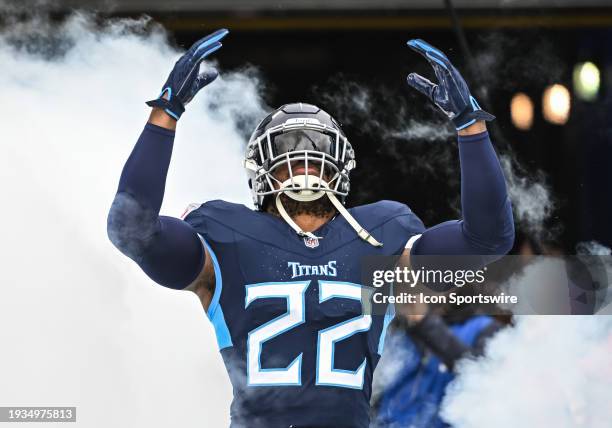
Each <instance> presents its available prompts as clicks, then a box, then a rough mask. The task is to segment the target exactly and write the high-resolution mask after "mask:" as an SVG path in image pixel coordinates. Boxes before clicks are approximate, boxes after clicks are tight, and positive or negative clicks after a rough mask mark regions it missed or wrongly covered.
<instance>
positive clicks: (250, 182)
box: [249, 178, 253, 190]
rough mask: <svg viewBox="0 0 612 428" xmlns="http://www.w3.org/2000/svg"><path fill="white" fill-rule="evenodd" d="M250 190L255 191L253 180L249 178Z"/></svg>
mask: <svg viewBox="0 0 612 428" xmlns="http://www.w3.org/2000/svg"><path fill="white" fill-rule="evenodd" d="M249 189H251V190H253V180H252V179H250V178H249Z"/></svg>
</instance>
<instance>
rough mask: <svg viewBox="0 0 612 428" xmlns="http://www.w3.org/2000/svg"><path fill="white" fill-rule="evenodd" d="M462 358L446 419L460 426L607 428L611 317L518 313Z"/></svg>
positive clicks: (611, 380)
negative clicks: (482, 349)
mask: <svg viewBox="0 0 612 428" xmlns="http://www.w3.org/2000/svg"><path fill="white" fill-rule="evenodd" d="M516 321H517V324H516V327H514V328H510V329H506V330H504V331H502V332H500V333H498V334H497V335H496V336H495V337H494V338H493V339H492V340H491V342H490V343H489V345H488V347H487V352H486V357H485V358H484V359H479V360H475V361H470V360H467V361H464V362H463V363H462V364H461V365H460V367H459V373H460V374H459V376H458V377H457V378H456V379H455V381H454V382H453V383H451V385H450V386H449V387H448V389H447V395H446V398H445V401H444V403H443V412H442V416H443V417H444V418H445V419H446V420H447V421H448V422H449V423H450V424H451V425H452V426H453V427H455V428H484V427H490V426H495V427H496V428H514V427H523V428H539V427H555V428H577V427H585V428H604V427H608V426H610V420H612V407H610V405H609V403H608V396H609V393H610V391H611V390H612V368H611V365H610V362H609V358H610V353H611V352H612V317H608V316H591V317H587V316H582V317H568V316H521V317H517V320H516Z"/></svg>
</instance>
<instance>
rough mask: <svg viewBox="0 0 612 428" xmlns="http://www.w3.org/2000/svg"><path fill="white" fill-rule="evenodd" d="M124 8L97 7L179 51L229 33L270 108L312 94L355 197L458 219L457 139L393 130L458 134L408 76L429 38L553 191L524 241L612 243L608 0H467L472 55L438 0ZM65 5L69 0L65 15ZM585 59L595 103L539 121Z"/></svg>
mask: <svg viewBox="0 0 612 428" xmlns="http://www.w3.org/2000/svg"><path fill="white" fill-rule="evenodd" d="M77 3H79V6H80V7H82V6H83V4H84V3H88V2H77ZM89 3H95V2H89ZM315 3H316V4H315ZM120 4H121V6H119V7H115V8H114V9H110V10H109V11H104V10H103V9H102V14H101V16H121V17H123V16H134V17H138V16H142V14H148V15H150V16H152V17H153V18H154V20H155V21H157V22H160V23H162V24H163V25H164V26H165V27H166V28H167V29H168V31H169V35H170V37H171V39H173V42H174V43H175V44H176V45H178V46H182V47H185V48H187V47H188V46H189V45H191V44H192V43H193V42H194V41H196V40H197V39H198V38H200V37H202V36H204V35H206V34H207V33H209V32H211V31H212V30H214V29H217V28H221V27H226V28H229V29H230V31H231V33H230V35H229V36H228V37H227V38H226V39H225V40H224V48H223V51H222V53H221V54H219V55H216V57H215V58H216V59H217V60H218V61H219V63H220V67H221V68H222V69H223V70H232V69H242V68H244V67H246V66H249V65H250V66H253V67H255V69H256V70H257V73H258V75H259V76H260V78H261V80H262V82H263V85H264V87H265V91H264V93H265V95H264V96H265V101H266V103H267V104H268V105H269V106H271V107H277V106H279V105H281V104H284V103H288V102H294V101H302V102H310V103H313V104H317V105H319V106H320V107H322V108H324V109H326V110H327V111H328V112H330V113H331V114H332V115H333V116H336V117H337V119H338V120H339V121H340V122H341V123H342V125H343V127H344V128H345V132H346V133H347V135H348V137H349V139H350V140H351V142H352V144H353V146H354V147H355V149H356V153H357V162H358V168H357V169H356V171H355V174H354V175H353V177H352V178H353V179H352V193H351V196H350V198H349V200H348V204H349V205H356V204H361V203H367V202H371V201H373V200H378V199H394V200H399V201H402V202H405V203H407V204H408V205H409V206H410V207H411V208H412V209H413V210H414V211H415V212H416V213H417V214H418V215H419V216H421V218H422V219H423V221H424V222H425V224H426V225H433V224H435V223H438V222H441V221H444V220H448V219H451V218H456V217H457V216H458V210H459V208H460V204H459V191H460V187H459V183H460V181H459V169H458V159H457V151H456V147H455V144H454V143H453V142H452V140H453V139H454V138H452V137H451V138H450V139H449V141H446V142H445V141H433V142H432V141H429V142H428V141H425V140H423V139H419V138H416V137H409V138H396V137H393V136H390V135H389V131H390V130H391V131H393V130H398V129H401V128H402V126H405V124H406V123H409V121H410V120H411V119H412V120H417V121H422V122H427V123H431V122H433V123H434V124H435V126H437V127H439V128H442V129H449V132H450V133H451V135H452V132H451V129H452V128H448V126H449V125H447V124H446V122H445V120H444V117H443V116H442V114H441V113H439V112H437V111H436V110H435V109H434V108H432V107H431V105H429V103H428V101H427V100H426V99H425V98H424V97H422V96H420V95H419V94H416V93H414V91H413V90H411V89H410V88H408V87H407V85H406V84H405V76H406V75H407V74H408V73H409V72H411V71H416V72H419V73H421V74H424V75H426V76H429V77H433V76H432V74H433V73H431V70H430V69H429V66H428V64H427V62H426V61H424V60H423V59H422V58H421V57H419V56H418V55H416V54H415V53H413V52H412V51H411V50H410V49H408V48H407V47H406V45H405V42H406V41H407V40H409V39H411V38H422V39H425V40H427V41H428V42H430V43H432V44H434V45H435V46H437V47H439V48H440V49H442V50H443V51H445V52H446V53H447V54H448V55H449V57H450V59H451V60H452V61H453V62H454V63H455V65H456V66H457V67H458V68H459V69H460V70H462V71H463V72H464V75H465V77H466V80H468V83H469V84H470V87H471V88H472V90H473V92H475V94H476V95H477V98H478V99H479V101H480V104H481V105H483V107H484V108H485V109H487V110H489V111H491V112H492V113H494V114H495V115H496V116H497V121H496V122H494V123H493V124H491V126H490V131H491V133H492V136H493V140H494V143H495V145H496V147H497V149H498V151H499V152H500V153H510V152H511V153H513V154H514V155H515V156H516V159H517V160H518V162H519V163H520V165H521V166H522V168H524V169H525V172H526V177H528V178H529V179H531V180H543V181H544V182H545V183H546V185H547V186H548V187H549V188H550V189H551V192H552V196H553V199H554V202H555V209H554V212H553V213H552V215H551V216H550V217H549V218H548V219H547V220H546V222H545V225H544V227H543V229H542V232H540V233H536V232H534V230H533V229H529V228H527V227H525V225H523V224H519V232H521V233H520V234H519V239H518V240H517V244H518V243H520V242H521V241H522V240H523V239H524V238H525V237H529V238H531V239H533V240H535V241H537V242H539V244H542V245H545V246H552V247H555V248H558V249H561V250H562V251H565V252H570V253H571V252H573V251H574V248H575V245H576V243H577V242H580V241H587V240H597V241H599V242H600V243H602V244H604V245H606V246H608V247H610V246H612V226H611V225H610V219H611V218H612V192H611V189H612V171H611V168H610V166H611V165H612V138H611V135H612V132H611V131H612V130H611V125H610V112H611V108H610V103H611V101H612V98H611V97H612V96H611V94H610V90H609V87H610V83H611V81H612V0H611V1H609V2H608V1H591V2H587V1H571V0H565V1H548V2H547V1H542V2H528V1H513V2H500V1H487V0H479V1H476V2H466V1H459V2H458V3H457V5H458V7H457V9H456V12H457V16H458V18H459V22H460V24H461V27H462V29H463V30H464V31H465V36H466V40H467V42H468V45H469V48H470V50H471V51H472V57H473V59H472V60H471V61H470V60H469V56H468V54H467V52H466V51H465V49H462V48H461V46H460V43H459V39H458V33H457V31H458V27H457V25H453V22H452V20H451V18H450V15H449V12H450V11H449V9H448V8H447V6H448V4H447V2H444V1H430V2H422V1H415V2H410V1H406V2H399V1H394V0H387V1H381V2H372V1H369V2H364V1H355V2H347V1H334V0H330V1H329V2H310V3H308V2H305V1H296V2H293V3H289V2H270V1H252V2H244V1H238V2H230V1H228V2H217V1H212V0H209V1H202V2H193V1H188V0H187V1H175V2H164V3H162V2H157V1H150V2H140V1H131V2H130V1H128V2H121V3H120ZM351 5H353V7H352V6H351ZM472 5H477V6H479V7H478V8H474V7H469V6H472ZM534 5H535V7H533V6H534ZM559 5H562V6H561V7H560V6H559ZM95 6H96V7H100V4H99V3H98V4H96V5H95ZM527 6H530V7H527ZM424 7H425V8H424ZM68 10H69V8H68V7H67V5H64V7H63V8H62V7H59V8H58V9H57V14H58V16H61V15H62V14H65V13H67V11H68ZM585 60H590V61H592V62H594V63H595V64H596V65H597V66H598V67H599V69H600V71H601V78H602V83H601V89H600V92H599V96H598V98H597V100H596V101H594V102H583V101H580V100H579V99H577V98H575V97H572V105H571V115H570V119H569V121H568V123H567V124H566V125H563V126H557V125H552V124H550V123H548V122H546V121H544V119H543V117H542V113H541V97H542V92H543V90H544V88H545V87H546V86H547V85H549V84H552V83H562V84H564V85H565V86H566V87H568V89H569V90H570V92H571V91H572V80H571V75H572V69H573V67H574V65H575V64H576V63H577V62H581V61H585ZM470 66H471V67H470ZM363 91H366V92H367V93H368V94H369V100H370V104H369V109H368V110H367V111H362V110H359V109H355V108H354V100H355V99H357V98H358V96H359V94H360V93H362V92H363ZM519 91H521V92H526V93H527V94H528V95H530V97H531V98H532V100H533V101H534V104H535V119H534V125H533V127H532V129H531V130H529V131H519V130H517V129H516V128H515V127H514V126H513V125H512V123H511V121H510V109H509V105H510V99H511V97H512V95H513V94H515V93H516V92H519ZM485 94H486V95H485ZM246 134H248V132H247V130H245V135H246ZM421 140H423V141H421ZM539 171H541V172H542V174H539V173H538V172H539Z"/></svg>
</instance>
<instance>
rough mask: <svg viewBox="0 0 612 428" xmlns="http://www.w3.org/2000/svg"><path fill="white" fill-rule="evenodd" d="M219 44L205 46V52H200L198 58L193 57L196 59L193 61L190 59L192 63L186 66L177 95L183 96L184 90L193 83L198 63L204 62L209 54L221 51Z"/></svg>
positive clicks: (197, 70) (197, 72) (197, 71)
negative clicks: (186, 69)
mask: <svg viewBox="0 0 612 428" xmlns="http://www.w3.org/2000/svg"><path fill="white" fill-rule="evenodd" d="M221 46H222V45H221V43H219V42H216V43H215V44H213V45H211V46H207V47H206V48H207V49H206V50H203V51H202V52H200V53H199V56H197V57H194V58H196V59H195V60H193V59H192V61H190V63H189V65H188V67H189V68H188V71H187V73H186V74H185V77H184V78H183V82H182V83H181V85H180V86H179V89H178V91H177V93H180V94H183V93H184V92H183V91H184V90H187V89H188V88H189V87H190V86H191V84H192V83H193V81H194V79H195V78H196V77H197V74H199V67H200V63H201V62H202V61H204V59H205V58H206V57H207V56H208V55H210V54H211V53H213V52H215V51H217V50H219V49H221Z"/></svg>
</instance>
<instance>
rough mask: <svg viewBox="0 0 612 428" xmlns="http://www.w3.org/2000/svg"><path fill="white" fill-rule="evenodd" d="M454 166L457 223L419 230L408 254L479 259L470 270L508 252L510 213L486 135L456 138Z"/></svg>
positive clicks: (511, 227) (511, 230)
mask: <svg viewBox="0 0 612 428" xmlns="http://www.w3.org/2000/svg"><path fill="white" fill-rule="evenodd" d="M459 160H460V162H461V209H462V217H463V219H461V220H454V221H448V222H444V223H441V224H439V225H437V226H434V227H431V228H429V229H427V230H425V232H423V235H422V236H421V237H420V238H419V239H418V240H417V241H416V242H415V243H414V245H413V246H412V250H411V254H413V255H480V256H482V257H480V258H471V259H469V260H470V264H472V263H474V261H476V260H478V262H477V263H475V264H476V265H484V264H487V263H490V262H492V261H494V260H496V259H498V258H499V257H501V256H502V255H504V254H506V253H507V252H508V251H510V249H511V248H512V245H513V243H514V221H513V218H512V207H511V205H510V200H509V198H508V192H507V190H506V182H505V180H504V175H503V172H502V169H501V166H500V163H499V160H498V159H497V155H496V154H495V150H494V148H493V144H492V143H491V140H490V138H489V134H488V132H483V133H480V134H476V135H470V136H459ZM466 260H468V259H467V258H466ZM465 267H468V266H465ZM474 267H476V266H474Z"/></svg>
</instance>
